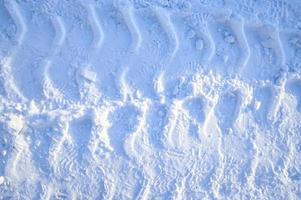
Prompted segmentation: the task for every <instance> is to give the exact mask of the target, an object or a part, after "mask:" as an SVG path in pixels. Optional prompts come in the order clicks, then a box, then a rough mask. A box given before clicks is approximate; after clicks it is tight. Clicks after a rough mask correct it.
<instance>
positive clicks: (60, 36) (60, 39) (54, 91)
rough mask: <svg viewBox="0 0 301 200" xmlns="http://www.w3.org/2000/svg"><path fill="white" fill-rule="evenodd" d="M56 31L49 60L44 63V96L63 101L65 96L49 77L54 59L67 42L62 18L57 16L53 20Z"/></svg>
mask: <svg viewBox="0 0 301 200" xmlns="http://www.w3.org/2000/svg"><path fill="white" fill-rule="evenodd" d="M51 21H52V24H53V27H54V30H55V37H54V39H53V43H52V50H51V53H50V55H49V56H48V58H47V59H46V60H45V61H44V62H45V65H44V80H43V83H42V84H43V94H44V97H45V98H46V99H54V98H55V99H56V101H57V99H63V94H62V93H61V91H60V90H59V89H58V88H56V87H55V86H54V84H53V82H52V80H51V78H50V76H49V71H50V68H51V66H52V65H53V59H54V58H55V57H56V56H57V54H58V53H59V52H60V51H61V49H62V46H63V44H64V42H65V40H66V28H65V25H64V22H63V20H62V18H61V17H59V16H55V17H53V18H52V19H51Z"/></svg>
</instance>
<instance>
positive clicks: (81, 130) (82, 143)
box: [69, 115, 92, 163]
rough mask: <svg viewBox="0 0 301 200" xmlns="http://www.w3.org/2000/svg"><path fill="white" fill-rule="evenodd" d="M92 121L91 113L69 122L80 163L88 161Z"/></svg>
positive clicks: (77, 158)
mask: <svg viewBox="0 0 301 200" xmlns="http://www.w3.org/2000/svg"><path fill="white" fill-rule="evenodd" d="M91 129H92V121H91V117H90V116H89V115H85V116H83V117H81V118H79V119H75V120H73V121H71V122H70V124H69V133H70V135H71V138H72V139H71V141H72V145H73V148H74V149H73V150H74V151H75V155H76V160H77V162H79V163H82V162H83V161H86V159H87V157H88V156H89V153H90V148H89V142H90V139H91V133H92V130H91Z"/></svg>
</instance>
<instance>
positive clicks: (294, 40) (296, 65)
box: [280, 29, 301, 71]
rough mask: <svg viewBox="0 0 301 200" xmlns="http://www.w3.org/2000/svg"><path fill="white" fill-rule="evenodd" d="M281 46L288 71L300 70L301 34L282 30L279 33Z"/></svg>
mask: <svg viewBox="0 0 301 200" xmlns="http://www.w3.org/2000/svg"><path fill="white" fill-rule="evenodd" d="M280 38H281V42H282V46H283V49H284V52H285V57H286V63H285V64H286V65H288V67H289V70H291V71H294V70H296V69H300V68H301V65H300V61H301V33H300V31H299V32H298V31H295V30H286V29H285V30H282V31H281V32H280Z"/></svg>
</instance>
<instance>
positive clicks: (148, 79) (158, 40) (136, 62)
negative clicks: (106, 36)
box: [125, 8, 168, 98]
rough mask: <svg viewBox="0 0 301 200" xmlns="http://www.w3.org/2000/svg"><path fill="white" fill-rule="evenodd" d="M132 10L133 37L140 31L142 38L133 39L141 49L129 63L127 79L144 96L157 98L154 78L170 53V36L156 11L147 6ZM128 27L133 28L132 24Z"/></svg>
mask: <svg viewBox="0 0 301 200" xmlns="http://www.w3.org/2000/svg"><path fill="white" fill-rule="evenodd" d="M131 12H132V18H131V24H132V28H134V27H135V31H132V37H135V35H136V34H138V33H139V34H138V35H139V37H141V40H140V39H139V40H135V39H134V40H133V41H134V44H139V51H137V52H136V55H135V56H133V58H132V60H131V62H130V63H129V69H128V71H127V74H126V76H125V80H126V82H127V83H128V84H129V86H130V87H131V88H133V89H136V90H138V91H140V93H141V95H142V96H145V97H148V98H155V97H156V93H155V89H154V78H155V77H156V75H157V73H159V72H160V71H161V70H162V68H163V67H164V65H163V61H164V60H165V57H166V56H167V54H168V37H167V35H166V34H165V32H164V29H163V27H162V26H161V24H160V21H159V20H158V19H157V17H156V15H155V13H154V11H152V10H151V9H149V8H145V9H133V10H131ZM134 16H135V17H134ZM128 24H129V23H128ZM128 27H129V29H130V30H131V26H128Z"/></svg>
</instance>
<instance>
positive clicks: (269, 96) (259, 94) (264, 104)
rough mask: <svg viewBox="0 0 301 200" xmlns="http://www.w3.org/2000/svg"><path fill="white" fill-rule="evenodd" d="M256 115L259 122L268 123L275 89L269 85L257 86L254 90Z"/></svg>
mask: <svg viewBox="0 0 301 200" xmlns="http://www.w3.org/2000/svg"><path fill="white" fill-rule="evenodd" d="M254 100H255V101H254V109H255V110H254V111H255V112H254V117H255V120H256V121H257V123H259V124H266V123H267V122H268V120H269V113H270V110H271V105H272V103H273V90H272V88H271V87H269V86H263V87H260V88H256V89H255V91H254Z"/></svg>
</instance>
